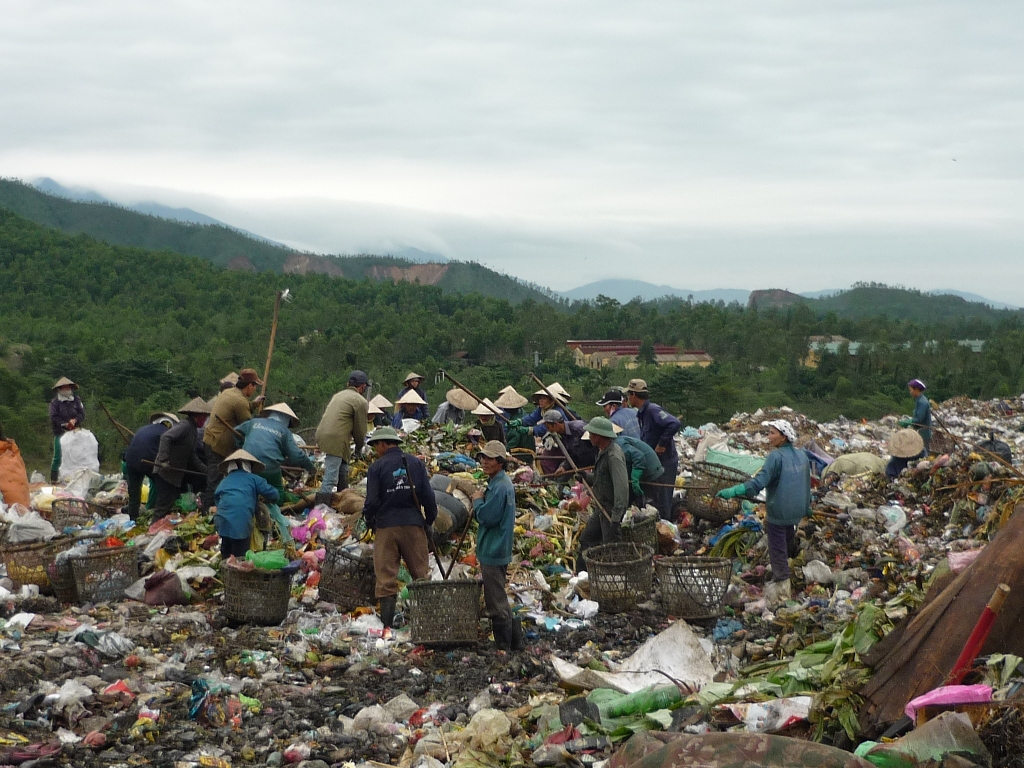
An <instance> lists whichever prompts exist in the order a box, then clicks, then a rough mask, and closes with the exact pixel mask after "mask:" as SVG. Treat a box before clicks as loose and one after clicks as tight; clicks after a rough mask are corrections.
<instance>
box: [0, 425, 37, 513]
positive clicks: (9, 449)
mask: <svg viewBox="0 0 1024 768" xmlns="http://www.w3.org/2000/svg"><path fill="white" fill-rule="evenodd" d="M0 496H3V501H4V503H5V504H24V505H25V506H26V507H27V506H29V503H30V499H29V493H28V475H27V474H26V472H25V462H24V460H23V459H22V458H21V451H20V450H18V444H17V443H15V442H14V441H13V440H0Z"/></svg>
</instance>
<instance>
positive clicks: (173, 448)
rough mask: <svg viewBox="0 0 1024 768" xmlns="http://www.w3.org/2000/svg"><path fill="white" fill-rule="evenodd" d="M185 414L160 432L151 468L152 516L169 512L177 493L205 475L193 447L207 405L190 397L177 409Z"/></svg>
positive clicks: (208, 408) (183, 491)
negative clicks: (158, 443) (153, 466)
mask: <svg viewBox="0 0 1024 768" xmlns="http://www.w3.org/2000/svg"><path fill="white" fill-rule="evenodd" d="M178 413H181V414H184V415H185V417H186V418H184V419H179V420H178V423H177V424H175V425H174V426H172V427H171V428H170V429H168V430H167V431H166V432H164V433H163V434H162V435H160V446H159V448H158V450H157V454H156V460H155V470H154V472H153V491H154V492H155V494H156V498H155V500H154V502H153V519H154V520H159V519H160V518H162V517H166V516H167V515H169V514H170V512H171V507H173V506H174V502H176V501H177V500H178V497H179V496H181V494H183V493H185V492H186V491H187V490H188V489H189V488H190V487H191V488H193V489H195V488H197V487H198V488H201V487H203V486H202V485H201V484H202V483H204V482H206V480H205V479H204V478H203V477H202V476H203V475H204V474H206V475H207V477H209V474H208V473H207V469H206V466H205V465H204V464H203V462H202V461H201V460H200V459H199V456H198V455H197V453H196V447H197V446H198V445H199V428H200V427H202V426H203V424H204V423H205V422H206V418H207V417H208V416H209V415H210V407H209V406H208V405H207V404H206V401H205V400H203V399H202V398H200V397H197V398H194V399H193V400H190V401H189V402H187V403H185V405H183V406H181V408H179V409H178Z"/></svg>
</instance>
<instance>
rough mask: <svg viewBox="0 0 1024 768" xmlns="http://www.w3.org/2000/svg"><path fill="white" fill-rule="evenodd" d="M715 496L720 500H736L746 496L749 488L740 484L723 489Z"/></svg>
mask: <svg viewBox="0 0 1024 768" xmlns="http://www.w3.org/2000/svg"><path fill="white" fill-rule="evenodd" d="M715 495H716V496H718V498H720V499H732V498H735V497H736V496H746V495H747V486H746V485H744V484H743V483H739V484H737V485H734V486H732V488H723V489H722V490H720V491H719V492H718V493H717V494H715Z"/></svg>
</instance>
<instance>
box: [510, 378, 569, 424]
mask: <svg viewBox="0 0 1024 768" xmlns="http://www.w3.org/2000/svg"><path fill="white" fill-rule="evenodd" d="M548 392H550V393H551V394H550V395H549V394H548ZM552 395H554V397H555V398H557V400H554V399H552V397H551V396H552ZM569 400H570V397H569V393H568V392H566V391H565V389H563V387H562V385H561V384H559V383H558V382H557V381H556V382H555V383H554V384H552V385H551V386H550V387H548V388H547V391H545V390H543V389H538V390H537V391H536V392H534V393H533V402H534V404H535V405H536V406H537V407H536V408H535V409H534V411H533V413H531V414H530V415H529V416H524V417H523V418H521V419H512V420H511V421H510V422H509V423H508V426H510V427H531V428H532V429H533V434H534V436H536V437H543V436H544V435H546V434H547V432H548V429H547V426H546V425H545V424H544V414H545V413H547V412H548V411H550V410H552V409H555V410H558V411H561V412H562V416H564V417H565V419H566V421H572V420H574V419H579V416H577V415H576V413H575V412H573V411H572V410H571V409H570V408H569V405H568V403H569Z"/></svg>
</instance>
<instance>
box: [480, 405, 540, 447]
mask: <svg viewBox="0 0 1024 768" xmlns="http://www.w3.org/2000/svg"><path fill="white" fill-rule="evenodd" d="M495 412H497V413H501V409H500V408H499V407H498V406H497V405H496V404H495V403H492V402H491V401H490V400H489V399H488V398H486V397H485V398H484V399H483V401H482V402H481V403H480V404H479V405H478V406H477V407H476V408H474V409H473V410H472V414H473V415H474V416H476V425H477V427H478V428H479V430H480V433H481V434H482V435H483V438H484V442H486V443H490V442H493V441H497V442H499V443H501V444H502V445H504V444H505V428H504V427H502V426H501V422H500V421H498V417H497V416H496V415H495ZM530 439H531V440H532V439H533V438H532V436H531V438H530Z"/></svg>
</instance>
